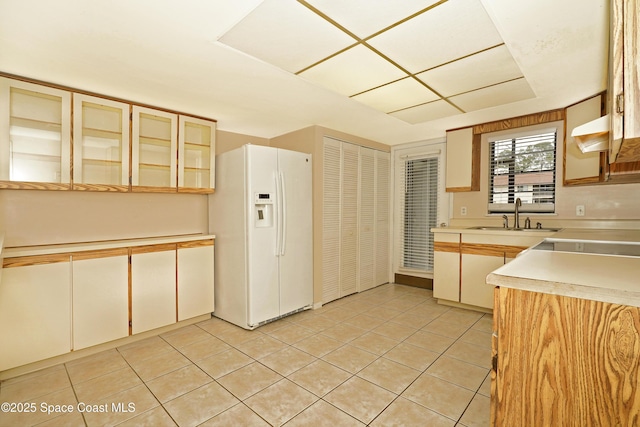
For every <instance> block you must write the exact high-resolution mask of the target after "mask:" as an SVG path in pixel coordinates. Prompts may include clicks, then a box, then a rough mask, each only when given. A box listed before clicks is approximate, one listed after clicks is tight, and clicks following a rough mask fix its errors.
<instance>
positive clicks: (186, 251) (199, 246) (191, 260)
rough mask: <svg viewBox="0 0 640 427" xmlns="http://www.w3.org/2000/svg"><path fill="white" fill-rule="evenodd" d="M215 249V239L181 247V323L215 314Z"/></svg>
mask: <svg viewBox="0 0 640 427" xmlns="http://www.w3.org/2000/svg"><path fill="white" fill-rule="evenodd" d="M190 246H194V247H190ZM213 250H214V247H213V240H207V241H202V242H193V243H184V244H178V321H181V320H185V319H191V318H192V317H196V316H200V315H201V314H207V313H211V312H213V309H214V298H213V295H214V293H213Z"/></svg>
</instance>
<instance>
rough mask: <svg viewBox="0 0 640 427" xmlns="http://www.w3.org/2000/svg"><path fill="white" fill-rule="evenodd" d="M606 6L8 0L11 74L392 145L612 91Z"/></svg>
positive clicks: (579, 1)
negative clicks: (321, 128) (317, 127)
mask: <svg viewBox="0 0 640 427" xmlns="http://www.w3.org/2000/svg"><path fill="white" fill-rule="evenodd" d="M607 4H608V2H607V1H606V0H521V1H512V0H448V1H447V0H442V1H439V2H438V1H434V0H350V1H344V0H300V1H295V0H264V1H261V0H242V1H238V0H181V1H175V0H174V1H169V0H135V1H131V0H110V1H100V2H98V1H86V0H56V1H54V2H53V1H47V0H0V71H2V72H6V73H12V74H16V75H21V76H25V77H30V78H34V79H38V80H43V81H47V82H51V83H56V84H60V85H65V86H69V87H73V88H78V89H81V90H87V91H92V92H96V93H102V94H105V95H109V96H113V97H119V98H124V99H128V100H131V101H135V102H140V103H146V104H150V105H156V106H159V107H164V108H169V109H174V110H179V111H183V112H186V113H191V114H196V115H201V116H205V117H210V118H213V119H216V120H218V125H219V129H221V130H226V131H230V132H237V133H242V134H247V135H253V136H259V137H265V138H272V137H275V136H278V135H281V134H284V133H287V132H291V131H294V130H297V129H300V128H304V127H307V126H311V125H320V126H325V127H328V128H332V129H335V130H339V131H343V132H346V133H350V134H353V135H356V136H360V137H364V138H369V139H372V140H375V141H379V142H383V143H386V144H390V145H395V144H400V143H405V142H414V141H421V140H426V139H431V138H436V137H441V136H443V135H444V131H445V130H446V129H451V128H457V127H462V126H468V125H473V124H476V123H482V122H486V121H493V120H498V119H502V118H507V117H514V116H518V115H523V114H529V113H535V112H539V111H544V110H549V109H554V108H561V107H564V106H567V105H570V104H572V103H574V102H576V101H579V100H581V99H584V98H586V97H589V96H591V95H594V94H596V93H598V92H600V91H602V90H604V89H605V88H606V70H607V31H608V24H607V22H608V6H607Z"/></svg>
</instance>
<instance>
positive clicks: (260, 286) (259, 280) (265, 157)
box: [246, 145, 280, 327]
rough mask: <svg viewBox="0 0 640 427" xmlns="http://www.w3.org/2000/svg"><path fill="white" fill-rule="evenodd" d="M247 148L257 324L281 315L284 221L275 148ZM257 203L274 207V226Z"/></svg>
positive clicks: (251, 286) (251, 285) (251, 284)
mask: <svg viewBox="0 0 640 427" xmlns="http://www.w3.org/2000/svg"><path fill="white" fill-rule="evenodd" d="M246 149H247V156H246V163H247V165H246V167H247V182H248V191H247V198H248V200H247V203H248V204H249V206H251V208H250V209H248V215H249V218H247V221H248V222H247V227H248V230H247V231H248V232H247V254H248V256H247V264H248V265H247V270H248V281H247V304H248V310H247V314H248V319H247V324H248V325H249V326H251V327H253V326H256V325H258V324H259V323H260V322H263V321H265V320H269V319H273V318H274V317H278V316H279V315H280V308H279V286H278V261H277V250H278V249H277V247H276V246H277V236H278V232H279V230H278V224H279V222H280V213H279V212H278V209H277V206H279V201H278V200H277V197H276V194H277V177H278V170H277V168H278V156H277V150H274V149H273V148H272V147H263V146H258V145H248V146H246ZM261 195H262V196H261ZM267 195H268V199H266V197H267ZM261 197H262V199H261ZM266 200H269V203H272V205H270V204H268V203H265V201H266ZM257 204H261V205H265V206H267V207H271V206H272V207H273V210H272V214H273V221H271V226H262V225H265V224H264V223H263V221H264V219H263V220H261V219H260V217H259V215H260V212H261V210H262V208H254V207H255V206H256V205H257ZM263 218H265V217H264V211H263Z"/></svg>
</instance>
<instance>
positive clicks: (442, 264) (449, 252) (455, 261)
mask: <svg viewBox="0 0 640 427" xmlns="http://www.w3.org/2000/svg"><path fill="white" fill-rule="evenodd" d="M433 239H434V245H433V246H434V248H433V297H434V298H442V299H446V300H449V301H459V300H460V234H458V233H454V234H446V233H434V236H433Z"/></svg>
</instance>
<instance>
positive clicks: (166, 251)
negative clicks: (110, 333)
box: [131, 245, 176, 334]
mask: <svg viewBox="0 0 640 427" xmlns="http://www.w3.org/2000/svg"><path fill="white" fill-rule="evenodd" d="M167 246H173V248H167ZM175 322H176V249H175V245H158V246H151V247H141V248H133V250H132V253H131V332H132V333H133V334H137V333H140V332H144V331H148V330H150V329H155V328H159V327H161V326H166V325H169V324H171V323H175Z"/></svg>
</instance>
